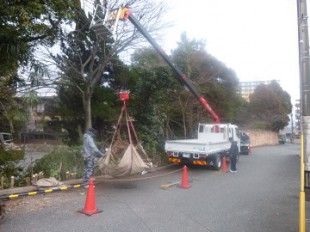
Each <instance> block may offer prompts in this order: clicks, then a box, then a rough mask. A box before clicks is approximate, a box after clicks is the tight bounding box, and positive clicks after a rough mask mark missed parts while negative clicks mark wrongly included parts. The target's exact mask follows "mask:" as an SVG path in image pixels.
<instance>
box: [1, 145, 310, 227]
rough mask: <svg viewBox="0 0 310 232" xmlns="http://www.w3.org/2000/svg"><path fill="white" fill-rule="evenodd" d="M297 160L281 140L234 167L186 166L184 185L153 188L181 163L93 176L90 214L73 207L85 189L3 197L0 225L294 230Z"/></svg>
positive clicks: (174, 177)
mask: <svg viewBox="0 0 310 232" xmlns="http://www.w3.org/2000/svg"><path fill="white" fill-rule="evenodd" d="M299 162H300V159H299V145H296V144H285V145H276V146H268V147H257V148H254V149H253V152H252V153H251V154H250V155H249V156H246V155H242V156H241V157H240V160H239V162H238V164H237V169H238V173H222V172H221V171H212V170H209V169H206V168H203V167H188V178H189V180H190V181H191V182H190V185H191V187H190V188H189V189H183V188H180V187H176V186H174V187H171V188H169V189H167V190H162V189H161V188H160V185H161V184H166V183H169V182H175V181H180V180H181V179H182V175H183V171H182V170H180V171H177V172H174V173H172V174H169V172H172V171H174V170H177V169H179V168H180V167H173V168H171V169H169V170H163V171H160V172H156V173H152V174H146V175H143V176H141V177H143V178H145V179H143V180H135V181H130V182H120V181H119V182H112V183H111V182H109V183H103V182H95V185H96V188H95V196H96V198H95V200H96V206H97V207H98V209H99V210H102V212H101V213H99V214H97V215H95V216H91V217H89V216H85V215H83V214H79V213H77V211H78V210H81V209H83V208H84V206H85V203H86V196H87V190H86V189H81V188H79V189H75V190H68V191H61V192H55V193H49V194H46V195H42V194H41V195H37V196H31V197H25V198H21V199H16V200H10V201H9V202H7V204H8V205H7V211H8V215H7V219H6V221H5V222H4V223H3V224H2V225H0V231H10V232H20V231H32V232H37V231H38V232H44V231H46V232H54V231H55V232H56V231H57V232H58V231H62V232H66V231H68V232H71V231H90V232H92V231H111V232H114V231H115V232H123V231H124V232H131V231H132V232H140V231H141V232H142V231H143V232H146V231H152V232H155V231H156V232H173V231H178V232H192V231H195V232H226V231H227V232H242V231H244V232H269V231H270V232H271V231H272V232H277V231H279V232H296V231H298V223H299V191H300V189H299V188H300V184H299V179H300V177H299ZM167 173H168V174H167ZM152 176H153V177H152ZM154 176H155V177H154ZM151 177H152V178H151ZM308 208H309V210H310V206H309V203H308V202H306V210H307V212H308ZM309 226H310V225H309ZM309 226H308V220H307V228H308V227H309Z"/></svg>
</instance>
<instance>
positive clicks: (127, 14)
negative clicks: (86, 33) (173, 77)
mask: <svg viewBox="0 0 310 232" xmlns="http://www.w3.org/2000/svg"><path fill="white" fill-rule="evenodd" d="M118 17H119V19H121V20H127V19H128V20H129V21H130V22H131V23H132V24H133V25H134V26H135V27H136V28H137V29H138V30H139V31H140V33H141V34H142V35H143V36H144V37H145V38H146V39H147V40H148V41H149V43H150V44H151V45H152V46H153V47H154V48H155V50H156V51H157V52H158V53H159V55H160V56H161V57H162V58H163V59H164V60H165V61H166V62H167V63H168V65H169V66H170V67H171V68H172V69H173V70H174V72H175V73H176V74H177V77H178V79H179V80H180V81H181V82H182V83H183V84H185V85H186V86H187V88H188V89H189V90H190V91H191V92H192V93H193V94H194V95H195V97H196V98H197V100H198V101H199V102H200V103H201V104H202V105H203V107H204V108H205V109H206V110H207V111H208V112H209V113H210V114H211V115H212V117H213V119H214V122H215V123H219V122H220V119H219V117H218V115H217V114H216V113H215V112H214V110H213V109H212V108H211V106H210V105H209V104H208V102H207V101H206V99H205V98H204V97H203V96H202V95H201V94H200V93H199V92H198V90H197V89H196V88H195V86H194V85H193V84H192V83H191V82H190V81H189V79H188V78H187V76H186V75H185V74H184V73H182V72H181V71H180V69H179V68H178V67H177V66H176V65H175V64H173V63H172V61H171V60H170V58H169V57H168V55H167V54H166V53H165V52H164V51H163V49H162V48H161V47H160V46H159V45H158V44H157V43H156V41H155V40H154V39H153V38H152V37H151V35H150V34H149V33H148V32H147V31H146V30H145V29H144V28H143V26H142V25H141V24H140V22H139V21H138V20H137V19H136V18H135V17H134V15H133V14H132V11H131V10H130V9H127V8H123V9H121V12H119V13H118ZM117 21H118V19H117Z"/></svg>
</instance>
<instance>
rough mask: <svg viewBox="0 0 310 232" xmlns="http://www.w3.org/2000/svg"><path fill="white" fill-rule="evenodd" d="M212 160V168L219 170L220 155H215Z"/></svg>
mask: <svg viewBox="0 0 310 232" xmlns="http://www.w3.org/2000/svg"><path fill="white" fill-rule="evenodd" d="M213 160H214V161H213V162H214V166H213V168H214V170H220V169H221V168H222V159H221V156H220V155H216V156H215V157H214V159H213Z"/></svg>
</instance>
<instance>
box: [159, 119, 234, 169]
mask: <svg viewBox="0 0 310 232" xmlns="http://www.w3.org/2000/svg"><path fill="white" fill-rule="evenodd" d="M230 139H232V140H234V141H236V142H237V144H238V147H240V139H239V129H238V127H237V126H236V125H232V124H224V123H214V124H203V123H200V124H199V125H198V136H197V139H184V140H168V141H166V142H165V151H166V153H167V155H168V159H169V161H170V162H173V163H178V164H181V163H182V164H195V165H205V166H212V167H213V168H214V169H215V170H219V169H220V168H221V167H222V162H223V157H224V156H225V157H227V159H229V157H228V154H229V149H230V145H231V142H230Z"/></svg>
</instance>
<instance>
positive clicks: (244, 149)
mask: <svg viewBox="0 0 310 232" xmlns="http://www.w3.org/2000/svg"><path fill="white" fill-rule="evenodd" d="M250 152H251V139H250V136H249V135H248V134H247V133H245V132H241V133H240V154H245V155H248V154H250Z"/></svg>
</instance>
